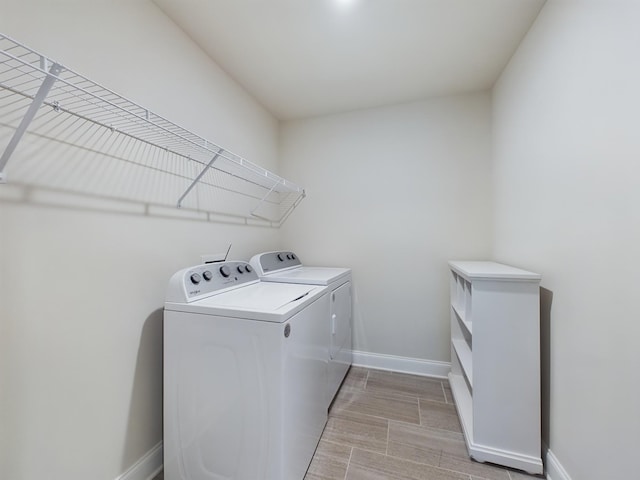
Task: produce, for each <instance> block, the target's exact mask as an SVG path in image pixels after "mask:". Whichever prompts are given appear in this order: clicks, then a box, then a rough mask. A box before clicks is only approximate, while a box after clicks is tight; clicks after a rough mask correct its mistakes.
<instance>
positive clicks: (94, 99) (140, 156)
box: [0, 34, 305, 226]
mask: <svg viewBox="0 0 640 480" xmlns="http://www.w3.org/2000/svg"><path fill="white" fill-rule="evenodd" d="M3 147H4V150H0V151H1V152H2V153H1V156H0V183H5V182H8V181H9V179H10V180H11V183H13V182H14V181H15V183H17V184H22V185H34V186H42V187H47V188H53V189H56V190H59V191H68V192H73V193H87V194H91V195H97V196H100V197H105V198H109V197H110V198H117V199H125V200H133V201H140V202H143V203H147V204H153V205H177V206H178V207H182V208H183V209H192V210H196V211H203V212H208V213H214V214H222V215H230V216H232V217H237V218H240V219H242V218H254V219H255V218H257V219H262V220H264V221H266V222H268V223H269V224H271V225H274V226H278V225H280V224H281V223H282V222H283V221H284V219H285V218H286V217H287V216H288V215H289V214H290V213H291V211H292V210H293V209H294V208H295V207H296V206H297V205H298V204H299V203H300V201H301V200H302V198H304V195H305V192H304V190H303V189H302V188H301V187H300V186H298V185H296V184H294V183H292V182H289V181H288V180H285V179H284V178H281V177H279V176H278V175H276V174H274V173H272V172H270V171H268V170H265V169H264V168H262V167H259V166H258V165H256V164H254V163H251V162H249V161H247V160H245V159H244V158H242V157H240V156H239V155H236V154H234V153H232V152H230V151H228V150H226V149H224V148H222V147H221V146H219V145H216V144H215V143H212V142H210V141H208V140H206V139H204V138H202V137H200V136H198V135H196V134H194V133H192V132H190V131H188V130H186V129H184V128H182V127H180V126H178V125H176V124H175V123H172V122H170V121H169V120H167V119H165V118H163V117H161V116H159V115H157V114H155V113H153V112H151V111H149V110H148V109H146V108H144V107H142V106H140V105H138V104H136V103H134V102H132V101H131V100H128V99H126V98H124V97H122V96H121V95H118V94H117V93H115V92H113V91H111V90H109V89H107V88H105V87H103V86H102V85H99V84H98V83H96V82H94V81H92V80H89V79H88V78H86V77H84V76H83V75H80V74H79V73H76V72H74V71H73V70H71V69H69V68H66V67H65V66H63V65H62V64H60V63H57V62H55V61H52V60H50V59H49V58H47V57H46V56H44V55H42V54H40V53H38V52H36V51H34V50H32V49H30V48H28V47H26V46H24V45H22V44H20V43H18V42H17V41H15V40H13V39H11V38H9V37H7V36H5V35H2V34H0V149H2V148H3ZM10 160H11V161H10Z"/></svg>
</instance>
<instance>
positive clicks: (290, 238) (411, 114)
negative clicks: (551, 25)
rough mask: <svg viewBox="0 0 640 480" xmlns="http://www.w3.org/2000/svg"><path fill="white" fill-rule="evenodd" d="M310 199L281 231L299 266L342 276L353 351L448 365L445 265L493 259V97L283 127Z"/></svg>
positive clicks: (294, 170)
mask: <svg viewBox="0 0 640 480" xmlns="http://www.w3.org/2000/svg"><path fill="white" fill-rule="evenodd" d="M281 135H282V137H281V148H282V173H283V175H285V176H289V177H291V178H296V179H297V180H298V181H300V182H301V184H302V185H304V186H305V188H306V190H307V192H308V197H307V198H306V199H305V201H304V202H302V204H301V205H300V207H299V208H298V209H297V210H296V212H295V215H293V216H292V217H291V218H290V219H289V220H288V221H287V223H286V224H285V225H284V227H283V229H282V230H283V235H284V237H283V243H284V245H286V246H288V247H289V248H291V249H292V250H294V251H296V252H298V253H299V255H300V257H301V258H302V260H303V262H305V263H307V264H311V265H313V264H316V265H334V266H349V267H352V268H353V277H354V284H355V308H354V318H355V349H356V350H358V351H362V352H371V353H375V354H388V355H396V356H400V357H408V358H412V359H422V360H435V361H445V362H448V361H449V357H450V351H449V321H448V318H449V310H448V308H449V307H448V283H447V282H446V281H445V280H443V279H446V278H447V261H448V260H450V259H454V258H457V259H468V258H478V257H486V256H488V254H489V252H490V240H491V239H490V237H491V235H490V232H491V222H490V220H491V219H490V205H491V201H490V188H491V175H490V164H489V162H490V97H489V96H488V95H487V94H475V95H468V96H461V97H453V98H438V99H433V100H429V101H425V102H420V103H412V104H406V105H398V106H392V107H388V108H376V109H371V110H362V111H356V112H352V113H345V114H341V115H333V116H326V117H320V118H313V119H308V120H299V121H291V122H288V123H285V124H283V126H282V134H281Z"/></svg>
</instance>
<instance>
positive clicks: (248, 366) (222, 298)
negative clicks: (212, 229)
mask: <svg viewBox="0 0 640 480" xmlns="http://www.w3.org/2000/svg"><path fill="white" fill-rule="evenodd" d="M328 309H329V295H328V291H327V289H326V288H325V287H323V286H313V285H292V284H280V283H272V282H261V281H260V280H259V279H258V276H257V274H256V272H255V271H254V270H253V269H252V268H251V266H250V265H249V264H248V263H247V262H234V261H227V262H224V263H221V264H205V265H198V266H195V267H191V268H187V269H184V270H181V271H179V272H177V273H176V274H175V275H173V277H172V278H171V280H170V282H169V287H168V291H167V297H166V303H165V311H164V478H165V480H222V479H229V480H231V479H233V480H274V479H278V480H280V479H282V480H302V479H303V478H304V476H305V472H306V470H307V468H308V466H309V463H310V462H311V458H312V457H313V453H314V451H315V448H316V446H317V444H318V441H319V440H320V436H321V434H322V430H323V428H324V426H325V424H326V422H327V408H326V405H325V403H324V400H323V399H324V394H325V391H326V382H327V368H326V365H327V360H326V357H327V355H328V352H327V342H326V311H327V310H328Z"/></svg>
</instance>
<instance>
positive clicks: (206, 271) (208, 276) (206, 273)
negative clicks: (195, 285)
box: [202, 270, 213, 282]
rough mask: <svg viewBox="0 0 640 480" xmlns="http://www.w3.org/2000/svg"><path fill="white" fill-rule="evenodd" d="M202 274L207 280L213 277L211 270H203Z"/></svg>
mask: <svg viewBox="0 0 640 480" xmlns="http://www.w3.org/2000/svg"><path fill="white" fill-rule="evenodd" d="M202 276H203V277H204V279H205V280H206V281H207V282H208V281H210V280H211V279H212V278H213V274H212V273H211V272H210V271H209V270H205V271H204V272H202Z"/></svg>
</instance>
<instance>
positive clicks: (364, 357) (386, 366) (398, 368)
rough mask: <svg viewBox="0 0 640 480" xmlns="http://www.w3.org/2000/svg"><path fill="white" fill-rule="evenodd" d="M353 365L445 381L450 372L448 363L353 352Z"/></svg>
mask: <svg viewBox="0 0 640 480" xmlns="http://www.w3.org/2000/svg"><path fill="white" fill-rule="evenodd" d="M353 364H354V365H355V366H358V367H367V368H376V369H378V370H391V371H394V372H402V373H411V374H413V375H422V376H425V377H434V378H442V379H446V378H447V375H449V371H450V370H451V364H450V363H449V362H439V361H436V360H423V359H420V358H409V357H397V356H395V355H385V354H382V353H370V352H359V351H355V350H354V352H353Z"/></svg>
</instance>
